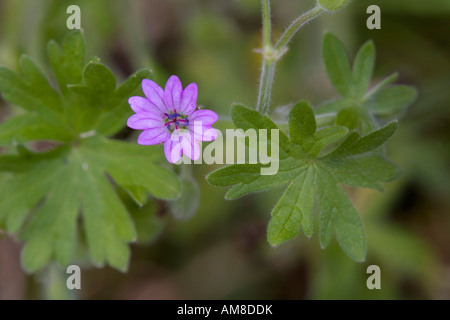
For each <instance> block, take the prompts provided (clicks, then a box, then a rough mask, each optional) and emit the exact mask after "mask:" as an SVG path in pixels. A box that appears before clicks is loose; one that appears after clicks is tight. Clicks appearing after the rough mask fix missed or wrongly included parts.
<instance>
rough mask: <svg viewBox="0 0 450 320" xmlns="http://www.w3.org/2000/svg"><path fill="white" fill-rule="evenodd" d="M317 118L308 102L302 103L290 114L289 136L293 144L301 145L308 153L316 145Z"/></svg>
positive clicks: (295, 106)
mask: <svg viewBox="0 0 450 320" xmlns="http://www.w3.org/2000/svg"><path fill="white" fill-rule="evenodd" d="M315 133H316V118H315V117H314V111H313V110H312V108H311V106H310V104H309V103H308V102H307V101H304V100H303V101H300V102H298V103H297V104H296V105H294V107H293V108H292V110H291V112H290V113H289V134H290V137H291V140H292V142H294V143H296V144H299V145H300V146H302V147H303V149H304V150H305V151H306V150H308V149H309V148H310V147H311V146H312V144H313V143H314V134H315Z"/></svg>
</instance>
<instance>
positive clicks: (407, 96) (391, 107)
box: [366, 85, 417, 117]
mask: <svg viewBox="0 0 450 320" xmlns="http://www.w3.org/2000/svg"><path fill="white" fill-rule="evenodd" d="M416 98H417V91H416V89H415V88H414V87H411V86H403V85H396V86H392V87H389V88H386V89H383V90H381V91H379V92H378V93H377V94H375V95H373V96H371V97H370V99H369V100H367V102H366V107H367V108H368V109H369V110H370V111H371V112H372V113H373V114H375V115H378V116H383V117H385V116H395V115H397V114H400V113H402V112H403V110H404V109H405V108H406V107H408V106H410V105H411V104H412V103H413V102H414V101H415V100H416Z"/></svg>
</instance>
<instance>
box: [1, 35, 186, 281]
mask: <svg viewBox="0 0 450 320" xmlns="http://www.w3.org/2000/svg"><path fill="white" fill-rule="evenodd" d="M48 55H49V59H50V64H51V66H52V69H53V72H54V74H55V76H56V80H57V82H58V84H59V89H60V90H59V92H58V91H57V90H54V89H53V88H52V87H51V85H50V84H49V81H48V80H47V79H46V77H45V76H44V75H43V74H42V73H41V72H40V71H39V69H38V68H37V67H36V65H35V64H34V63H33V61H32V60H31V59H30V58H28V57H26V56H24V57H22V58H21V60H20V70H19V73H15V72H13V71H11V70H9V69H7V68H4V67H2V68H0V92H1V94H2V95H3V97H4V98H5V99H6V100H7V101H9V102H11V103H12V104H15V105H18V106H20V107H22V108H23V109H24V110H25V111H26V112H25V113H24V114H22V115H19V116H15V117H11V118H10V119H8V120H6V121H5V122H4V123H2V124H1V125H0V143H1V144H2V145H13V146H14V145H17V146H18V148H17V152H14V153H12V154H6V155H2V156H0V170H1V171H5V172H9V173H10V174H9V175H8V178H7V179H5V180H4V181H2V183H1V188H2V192H3V201H2V202H1V203H0V221H1V225H2V226H4V228H5V229H6V231H7V232H9V233H12V234H18V235H19V238H20V239H21V240H22V241H24V242H25V243H26V244H25V247H24V249H23V251H22V263H23V266H24V268H25V269H26V270H27V271H29V272H35V271H37V270H39V269H41V268H42V267H44V266H45V265H46V264H47V263H49V262H50V261H52V260H56V261H58V262H59V263H60V264H62V265H67V264H68V263H70V262H71V261H72V260H73V259H74V258H75V256H76V254H75V253H76V252H78V251H79V250H77V247H78V246H80V245H84V244H86V245H87V246H88V248H89V253H90V257H91V260H92V262H93V263H94V264H95V265H97V266H102V265H104V264H105V263H107V264H109V265H111V266H113V267H115V268H117V269H119V270H122V271H125V270H126V269H127V266H128V261H129V256H130V250H129V247H128V245H127V243H129V242H132V241H135V240H136V237H137V235H136V230H135V226H134V223H133V219H132V218H131V216H130V215H129V213H128V211H127V208H126V206H125V205H124V203H123V202H122V201H121V199H120V198H119V196H118V194H117V192H116V190H115V188H116V186H120V187H121V188H123V189H124V190H126V191H127V192H128V193H129V194H130V196H131V197H132V198H133V199H134V200H135V201H136V203H137V204H139V205H140V206H142V205H145V203H146V202H147V192H148V193H150V194H151V195H152V196H154V197H156V198H160V199H176V198H177V197H178V196H179V194H180V192H181V184H180V181H179V179H178V178H177V176H176V175H175V174H174V173H172V172H171V171H170V170H168V169H166V168H164V167H161V166H159V165H157V163H158V162H159V161H160V160H161V154H162V152H161V150H160V148H159V147H142V146H138V145H136V144H129V143H125V142H120V141H117V140H113V139H109V138H107V136H110V135H113V134H115V133H117V132H118V131H119V130H120V129H121V128H123V127H124V125H125V122H126V119H127V115H128V114H129V113H130V108H129V106H128V103H127V99H128V98H129V97H130V96H132V95H139V94H140V95H142V92H141V89H140V83H141V81H142V79H144V78H150V77H151V73H150V72H149V71H147V70H141V71H138V72H137V73H135V74H134V75H132V76H131V77H130V78H129V79H128V80H126V81H125V82H124V83H123V84H122V85H120V86H119V87H117V88H116V79H115V77H114V75H113V73H112V72H111V71H110V70H109V69H108V68H107V67H106V66H105V65H103V64H101V63H100V62H99V61H98V59H94V60H91V61H90V62H89V63H88V64H87V66H86V67H83V64H84V60H85V57H84V55H85V54H84V39H83V35H82V34H81V33H80V32H73V33H71V34H69V35H68V36H67V37H66V39H65V40H64V42H63V44H62V46H61V47H60V46H59V45H58V44H57V43H55V42H53V41H51V42H50V43H49V45H48ZM37 139H46V140H54V141H58V142H59V144H60V146H59V147H57V148H54V149H52V150H50V151H48V152H46V153H42V154H39V153H33V152H31V151H29V150H27V149H25V148H23V146H22V144H23V143H25V142H28V141H32V140H37ZM109 178H111V179H112V181H113V182H114V183H111V182H112V181H111V179H109Z"/></svg>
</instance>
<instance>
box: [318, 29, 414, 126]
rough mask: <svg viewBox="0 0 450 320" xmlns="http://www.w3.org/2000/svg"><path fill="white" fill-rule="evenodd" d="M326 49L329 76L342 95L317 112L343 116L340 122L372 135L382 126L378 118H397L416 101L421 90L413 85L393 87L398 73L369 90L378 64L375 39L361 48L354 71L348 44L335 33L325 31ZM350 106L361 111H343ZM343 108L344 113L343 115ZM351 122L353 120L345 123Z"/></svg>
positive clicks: (324, 50)
mask: <svg viewBox="0 0 450 320" xmlns="http://www.w3.org/2000/svg"><path fill="white" fill-rule="evenodd" d="M322 51H323V59H324V63H325V68H326V71H327V74H328V77H329V78H330V80H331V82H332V83H333V85H334V87H335V88H336V90H337V91H338V92H339V94H340V95H341V97H338V98H337V99H334V100H333V101H330V102H326V103H325V104H323V105H321V106H319V108H317V110H316V112H317V114H320V115H325V114H329V113H337V114H338V117H340V118H341V119H339V120H338V122H337V124H342V125H344V126H348V128H349V129H356V130H358V132H359V133H361V134H368V133H370V132H371V131H373V130H374V129H376V128H377V127H378V126H379V125H378V123H377V118H376V117H391V118H392V117H395V116H397V115H398V114H400V113H401V112H402V111H404V110H405V109H406V107H408V106H409V105H411V104H412V103H413V102H414V101H415V99H416V97H417V93H416V90H415V89H414V88H413V87H410V86H398V85H394V86H391V87H389V85H391V84H392V83H393V82H394V81H395V80H397V78H398V75H397V74H393V75H390V76H389V77H387V78H385V79H383V80H382V81H381V82H380V83H378V84H377V85H375V86H374V87H373V88H372V89H370V90H368V87H369V84H370V82H371V77H372V73H373V69H374V65H375V45H374V44H373V42H372V41H368V42H366V43H365V44H364V45H363V46H362V47H361V49H360V50H359V51H358V53H357V55H356V58H355V60H354V62H353V70H350V63H349V61H348V56H347V53H346V52H345V49H344V46H343V45H342V43H341V42H340V41H339V40H338V39H337V38H336V37H335V36H333V35H332V34H331V33H326V34H325V36H324V40H323V48H322ZM346 109H352V110H353V109H355V110H358V111H357V112H356V113H353V111H352V114H350V113H347V112H344V111H343V110H346ZM341 111H342V112H343V113H342V114H341V115H340V116H339V113H340V112H341ZM355 116H357V125H355V120H354V117H355ZM343 117H345V118H347V120H343ZM348 117H351V119H350V118H348ZM348 121H350V123H348V124H343V123H347V122H348Z"/></svg>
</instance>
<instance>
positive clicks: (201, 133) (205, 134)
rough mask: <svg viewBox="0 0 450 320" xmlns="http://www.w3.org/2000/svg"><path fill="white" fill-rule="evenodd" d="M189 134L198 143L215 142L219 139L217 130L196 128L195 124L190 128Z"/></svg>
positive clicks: (205, 127)
mask: <svg viewBox="0 0 450 320" xmlns="http://www.w3.org/2000/svg"><path fill="white" fill-rule="evenodd" d="M189 132H190V133H191V134H192V135H193V136H194V139H195V140H197V141H213V140H216V138H217V135H218V133H217V130H216V129H214V128H213V127H209V126H196V125H195V123H194V124H193V125H191V126H189Z"/></svg>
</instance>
